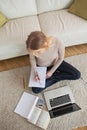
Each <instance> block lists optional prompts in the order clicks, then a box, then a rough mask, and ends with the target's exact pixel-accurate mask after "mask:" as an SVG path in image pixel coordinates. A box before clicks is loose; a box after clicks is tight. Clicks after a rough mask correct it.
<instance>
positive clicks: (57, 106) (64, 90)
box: [44, 86, 81, 118]
mask: <svg viewBox="0 0 87 130" xmlns="http://www.w3.org/2000/svg"><path fill="white" fill-rule="evenodd" d="M44 97H45V100H46V105H47V108H48V111H49V114H50V117H51V118H55V117H57V116H61V115H64V114H68V113H70V112H74V111H77V110H80V109H81V108H80V107H79V106H78V105H77V104H76V103H75V99H74V97H73V94H72V91H71V89H70V87H69V86H64V87H61V88H57V89H54V90H50V91H47V92H44Z"/></svg>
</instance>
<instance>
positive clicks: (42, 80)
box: [28, 67, 47, 88]
mask: <svg viewBox="0 0 87 130" xmlns="http://www.w3.org/2000/svg"><path fill="white" fill-rule="evenodd" d="M36 69H37V72H38V75H39V77H40V81H39V82H36V81H35V80H34V71H33V69H32V68H31V72H30V78H29V84H28V87H39V88H45V81H46V70H47V67H36Z"/></svg>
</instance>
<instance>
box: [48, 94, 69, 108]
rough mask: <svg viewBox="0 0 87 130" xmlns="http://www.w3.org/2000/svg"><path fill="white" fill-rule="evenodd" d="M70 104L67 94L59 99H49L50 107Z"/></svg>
mask: <svg viewBox="0 0 87 130" xmlns="http://www.w3.org/2000/svg"><path fill="white" fill-rule="evenodd" d="M70 102H71V100H70V97H69V95H68V94H67V95H63V96H60V97H56V98H53V99H50V105H51V107H55V106H58V105H63V104H66V103H70Z"/></svg>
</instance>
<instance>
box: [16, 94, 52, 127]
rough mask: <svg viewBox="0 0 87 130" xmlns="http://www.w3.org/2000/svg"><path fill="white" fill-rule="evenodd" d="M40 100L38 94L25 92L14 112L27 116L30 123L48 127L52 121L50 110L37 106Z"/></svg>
mask: <svg viewBox="0 0 87 130" xmlns="http://www.w3.org/2000/svg"><path fill="white" fill-rule="evenodd" d="M38 100H39V97H38V96H35V95H32V94H29V93H26V92H24V93H23V95H22V97H21V99H20V100H19V102H18V105H17V106H16V108H15V110H14V112H15V113H17V114H19V115H20V116H22V117H24V118H26V119H27V121H29V122H30V123H32V124H34V125H36V126H38V127H40V128H42V129H47V127H48V125H49V122H50V116H49V112H48V111H46V110H43V109H41V108H39V107H38V106H37V103H38Z"/></svg>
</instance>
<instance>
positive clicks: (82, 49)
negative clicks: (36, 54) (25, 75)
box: [0, 44, 87, 71]
mask: <svg viewBox="0 0 87 130" xmlns="http://www.w3.org/2000/svg"><path fill="white" fill-rule="evenodd" d="M82 53H87V44H82V45H77V46H72V47H66V49H65V57H69V56H73V55H78V54H82ZM29 64H30V63H29V57H28V55H27V56H21V57H17V58H12V59H8V60H2V61H0V71H4V70H9V69H13V68H17V67H22V66H27V65H29Z"/></svg>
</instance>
